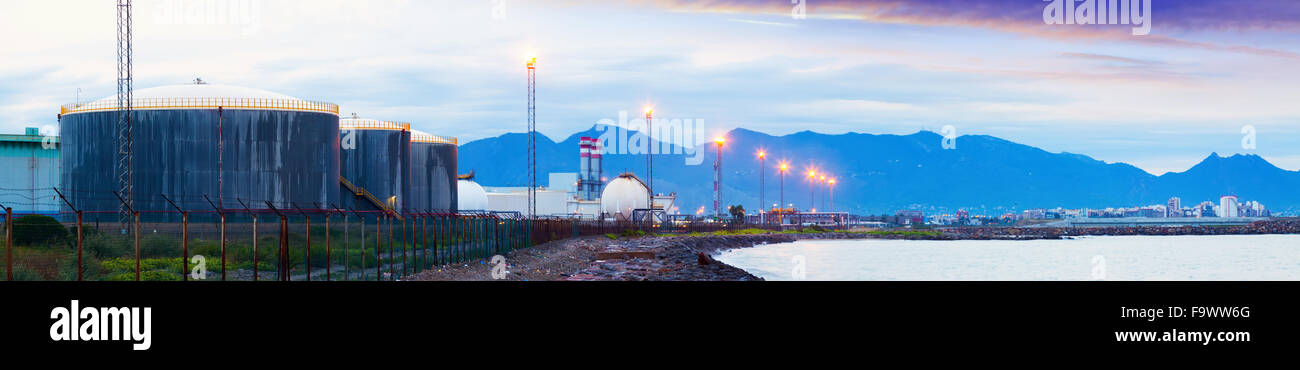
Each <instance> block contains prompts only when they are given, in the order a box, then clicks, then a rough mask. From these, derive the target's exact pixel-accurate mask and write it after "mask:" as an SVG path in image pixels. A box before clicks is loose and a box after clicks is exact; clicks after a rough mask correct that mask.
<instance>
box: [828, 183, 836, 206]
mask: <svg viewBox="0 0 1300 370" xmlns="http://www.w3.org/2000/svg"><path fill="white" fill-rule="evenodd" d="M827 184H829V185H830V187H829V189H830V191H831V207H830V208H827V210H828V211H831V212H835V178H834V177H832V178H831V179H830V180H828V181H827Z"/></svg>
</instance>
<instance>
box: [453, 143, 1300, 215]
mask: <svg viewBox="0 0 1300 370" xmlns="http://www.w3.org/2000/svg"><path fill="white" fill-rule="evenodd" d="M581 136H593V137H595V136H599V133H598V132H597V131H596V130H595V127H593V128H592V129H589V130H587V131H584V132H580V133H576V134H574V135H572V136H570V137H568V138H566V139H565V140H564V141H561V142H555V141H552V140H551V139H549V138H546V137H545V136H541V135H539V137H538V145H537V153H538V173H539V175H538V181H539V182H541V183H542V184H543V185H545V183H546V181H547V178H546V174H547V173H551V172H577V170H578V138H579V137H581ZM727 138H728V143H727V146H726V147H724V150H723V158H722V169H723V199H724V200H725V203H726V204H741V205H744V206H745V208H746V209H749V210H753V209H754V208H755V207H758V206H759V202H758V170H759V169H758V166H759V164H758V160H757V158H756V156H755V155H754V153H755V152H756V151H757V149H758V148H765V149H766V150H767V152H768V161H767V167H768V172H767V173H766V184H767V187H766V189H767V190H766V197H765V201H764V203H766V205H767V206H771V205H772V204H774V203H776V202H777V200H778V197H779V191H778V189H779V178H778V176H777V173H776V170H775V168H776V166H777V163H778V161H779V160H781V159H782V158H784V159H787V160H789V162H790V164H791V172H790V173H789V174H788V175H787V176H786V180H785V202H786V203H794V204H795V205H796V206H797V207H799V208H801V209H806V208H808V203H809V193H810V188H809V183H808V181H807V180H806V172H807V168H809V167H810V166H813V167H816V168H818V169H819V170H821V171H826V172H829V173H832V174H834V175H835V176H837V177H838V180H839V184H838V185H837V186H836V189H835V199H834V200H835V209H836V210H840V211H850V212H854V213H858V214H881V213H893V212H894V211H896V210H899V209H920V210H925V211H927V212H931V213H933V212H951V211H955V210H957V209H967V210H970V211H971V212H972V213H977V214H999V213H1002V212H1006V211H1011V210H1018V209H1025V208H1040V207H1041V208H1049V207H1050V208H1054V207H1058V206H1060V207H1066V208H1104V207H1120V206H1136V205H1151V204H1164V203H1165V202H1166V201H1167V200H1168V199H1169V198H1170V197H1173V196H1177V197H1180V198H1182V201H1183V204H1184V205H1194V204H1196V203H1199V202H1201V201H1206V200H1213V201H1216V202H1217V201H1218V199H1219V197H1220V196H1223V195H1237V196H1239V197H1240V198H1241V199H1243V200H1258V201H1260V202H1262V203H1264V204H1265V205H1267V206H1268V207H1269V208H1270V209H1273V210H1274V211H1287V210H1292V211H1294V210H1297V209H1300V194H1298V193H1297V189H1300V172H1295V171H1286V170H1283V169H1280V168H1277V167H1276V166H1273V165H1272V164H1270V163H1268V161H1266V160H1264V159H1263V158H1260V157H1259V156H1255V155H1235V156H1232V157H1227V158H1225V157H1221V156H1219V155H1218V154H1212V155H1210V156H1209V157H1208V158H1206V159H1205V160H1204V161H1202V162H1201V163H1200V164H1198V165H1196V166H1195V167H1193V168H1191V169H1189V170H1188V171H1186V172H1180V173H1168V174H1165V175H1162V176H1154V175H1152V174H1150V173H1147V172H1145V171H1143V170H1141V169H1139V168H1137V167H1134V166H1131V165H1128V164H1124V163H1105V162H1102V161H1099V160H1096V159H1093V158H1090V157H1088V156H1084V155H1079V154H1072V153H1049V152H1047V151H1044V150H1042V149H1038V148H1035V147H1031V146H1027V145H1023V144H1017V143H1014V142H1010V141H1007V140H1003V139H999V138H996V137H992V136H985V135H970V136H962V137H959V138H958V139H957V141H956V148H955V149H952V150H945V149H944V148H943V137H942V136H940V135H939V134H936V133H933V132H928V131H922V132H918V133H915V134H911V135H870V134H861V133H848V134H840V135H827V134H819V133H814V132H811V131H804V132H799V133H795V134H791V135H786V136H771V135H767V134H763V133H760V132H755V131H750V130H745V129H736V130H733V131H731V132H730V133H729V134H728V135H727ZM527 143H528V141H527V135H525V134H506V135H503V136H499V137H495V138H488V139H483V140H476V141H472V142H468V143H465V144H464V145H461V147H460V171H461V173H468V172H469V171H470V170H474V171H475V174H476V175H477V176H478V177H477V180H478V181H479V182H480V183H482V184H484V185H488V186H522V185H525V184H526V183H527V163H526V160H525V159H524V158H526V156H527ZM714 157H715V154H714V150H713V148H711V147H710V148H709V149H708V150H705V157H704V158H705V159H704V163H703V164H701V165H697V166H687V165H685V164H684V163H685V158H684V156H682V155H660V156H657V157H656V158H655V179H654V181H655V189H656V191H657V192H676V193H677V194H678V197H679V201H678V205H679V206H680V208H681V209H682V212H683V213H690V212H691V211H692V210H694V209H696V208H698V207H700V206H707V207H712V201H711V199H712V188H713V186H712V180H713V168H712V163H713V160H714ZM604 170H605V173H606V175H607V176H610V177H612V176H614V175H617V174H618V173H620V172H622V171H624V170H627V171H632V172H634V173H636V174H638V176H640V175H642V174H644V171H645V157H644V156H641V155H606V157H605V163H604ZM819 189H820V188H819ZM826 198H827V196H826V194H825V192H824V191H823V190H819V192H818V193H817V194H816V203H817V204H816V207H817V208H818V209H827V206H828V205H827V204H825V203H826V201H827V200H828V199H826Z"/></svg>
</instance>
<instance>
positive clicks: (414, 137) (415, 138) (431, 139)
mask: <svg viewBox="0 0 1300 370" xmlns="http://www.w3.org/2000/svg"><path fill="white" fill-rule="evenodd" d="M411 142H412V143H434V144H451V145H458V143H457V140H456V138H454V137H449V136H438V135H430V134H425V133H419V132H416V133H412V134H411Z"/></svg>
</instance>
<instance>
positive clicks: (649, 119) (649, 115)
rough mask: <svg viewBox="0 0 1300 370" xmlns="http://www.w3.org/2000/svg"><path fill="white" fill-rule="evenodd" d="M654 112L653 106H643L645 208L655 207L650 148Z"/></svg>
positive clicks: (653, 163)
mask: <svg viewBox="0 0 1300 370" xmlns="http://www.w3.org/2000/svg"><path fill="white" fill-rule="evenodd" d="M654 113H655V109H654V107H651V106H646V107H645V135H646V151H645V182H646V184H645V187H646V193H647V194H646V196H647V201H646V208H649V209H654V208H655V190H654V189H655V162H654V150H653V149H652V148H654V147H655V144H654V135H652V134H653V133H654V128H653V126H652V125H653V121H654ZM651 214H653V211H651Z"/></svg>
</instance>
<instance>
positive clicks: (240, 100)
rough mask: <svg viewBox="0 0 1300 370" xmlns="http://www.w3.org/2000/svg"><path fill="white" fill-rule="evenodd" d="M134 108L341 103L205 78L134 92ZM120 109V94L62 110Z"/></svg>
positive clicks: (323, 107)
mask: <svg viewBox="0 0 1300 370" xmlns="http://www.w3.org/2000/svg"><path fill="white" fill-rule="evenodd" d="M131 107H132V109H217V108H229V109H267V110H300V111H314V112H323V113H332V114H338V105H335V104H330V103H323V102H312V101H306V100H302V99H298V98H295V97H292V96H289V95H285V94H280V93H275V92H270V91H266V90H261V89H254V88H249V87H241V86H231V85H217V84H208V83H203V82H201V81H200V82H197V83H190V84H181V85H167V86H158V87H151V88H147V89H139V90H135V91H133V92H132V100H131ZM116 109H117V95H111V96H107V97H104V98H103V99H99V100H95V101H92V102H88V103H78V104H68V105H65V106H63V110H62V114H74V113H84V112H95V111H105V110H116Z"/></svg>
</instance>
